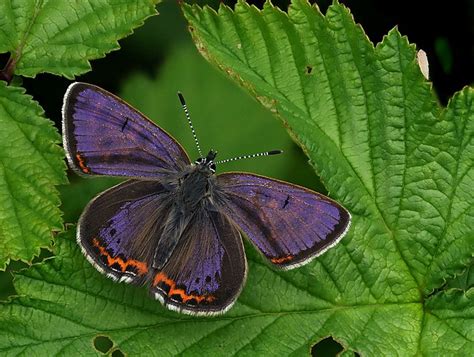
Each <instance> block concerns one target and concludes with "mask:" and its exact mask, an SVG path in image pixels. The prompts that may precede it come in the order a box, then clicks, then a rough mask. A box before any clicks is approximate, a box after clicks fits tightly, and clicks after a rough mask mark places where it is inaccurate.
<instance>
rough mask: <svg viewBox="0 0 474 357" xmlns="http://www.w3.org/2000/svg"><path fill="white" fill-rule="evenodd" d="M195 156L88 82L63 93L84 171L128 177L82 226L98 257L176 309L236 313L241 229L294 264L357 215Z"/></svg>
mask: <svg viewBox="0 0 474 357" xmlns="http://www.w3.org/2000/svg"><path fill="white" fill-rule="evenodd" d="M178 95H179V99H180V101H181V104H182V106H183V109H184V111H185V114H186V117H187V119H188V121H189V124H190V126H191V129H192V133H193V135H194V138H195V141H196V144H197V148H198V151H199V153H200V157H199V158H198V159H197V160H196V161H194V162H192V161H191V160H190V159H189V157H188V154H187V153H186V151H185V150H184V149H183V147H182V146H181V145H180V144H179V143H178V142H177V141H176V140H175V139H173V138H172V137H171V135H169V134H168V133H167V132H166V131H164V130H163V129H161V128H160V127H158V126H157V125H156V124H154V123H153V122H152V121H150V120H149V119H148V118H146V117H145V116H144V115H143V114H141V113H140V112H138V111H137V110H136V109H134V108H133V107H131V106H130V105H129V104H127V103H125V102H124V101H123V100H121V99H120V98H118V97H116V96H115V95H113V94H111V93H109V92H107V91H105V90H104V89H101V88H99V87H97V86H94V85H91V84H86V83H79V82H76V83H73V84H71V85H70V86H69V87H68V89H67V91H66V94H65V96H64V103H63V108H62V116H63V122H62V125H63V128H62V129H63V145H64V149H65V152H66V156H67V160H68V163H69V165H70V167H71V168H72V169H73V170H74V171H76V172H77V173H78V174H79V175H82V176H87V177H91V176H104V175H105V176H118V177H124V178H127V179H128V180H126V181H125V182H123V183H120V184H118V185H116V186H114V187H112V188H110V189H108V190H106V191H105V192H103V193H101V194H99V195H98V196H96V197H95V198H94V199H93V200H92V201H91V202H90V203H89V204H88V205H87V206H86V207H85V209H84V211H83V213H82V215H81V216H80V218H79V221H78V227H77V242H78V244H79V246H80V247H81V249H82V252H83V253H84V255H85V256H86V258H87V259H88V260H89V262H90V263H91V264H92V265H93V266H94V267H95V268H96V269H97V270H99V271H100V272H101V273H103V274H105V275H107V276H108V277H109V278H112V279H114V280H116V281H123V282H127V283H132V284H137V285H146V286H147V287H148V289H149V291H150V293H151V295H152V296H153V297H154V298H156V299H158V300H159V301H160V302H161V303H162V304H163V305H165V306H166V307H167V308H169V309H171V310H174V311H178V312H182V313H187V314H191V315H215V314H220V313H224V312H226V311H227V310H228V309H230V308H231V306H232V305H233V303H234V302H235V301H236V299H237V297H238V296H239V294H240V292H241V290H242V287H243V285H244V283H245V279H246V275H247V261H246V256H245V252H244V247H243V241H242V237H241V232H243V233H245V235H246V236H247V237H248V239H249V240H250V242H251V243H253V245H254V246H255V247H256V248H257V250H258V251H260V252H261V253H262V255H263V256H264V257H265V258H266V259H267V260H268V262H269V264H270V265H272V266H274V267H277V268H281V269H292V268H295V267H298V266H301V265H303V264H306V263H308V262H309V261H310V260H311V259H313V258H315V257H317V256H318V255H320V254H322V253H324V252H325V251H327V250H328V249H329V248H331V247H333V246H334V245H336V244H337V243H338V242H339V241H340V240H341V238H342V237H343V236H344V235H345V234H346V233H347V231H348V230H349V226H350V222H351V215H350V213H349V212H348V211H347V210H346V209H345V208H344V207H342V206H341V205H340V204H338V203H337V202H335V201H333V200H332V199H330V198H328V197H326V196H323V195H321V194H319V193H316V192H314V191H311V190H309V189H306V188H304V187H300V186H297V185H293V184H290V183H287V182H283V181H278V180H274V179H270V178H267V177H263V176H259V175H255V174H251V173H243V172H231V173H222V174H219V175H216V174H215V171H216V165H217V164H220V163H223V162H227V161H232V160H234V159H238V158H248V157H254V156H261V155H273V154H277V153H280V151H269V152H265V153H260V154H255V155H246V156H242V157H238V158H233V159H228V160H223V161H215V158H216V155H217V153H216V152H215V151H213V150H210V151H209V153H208V154H207V155H206V156H204V155H202V154H201V149H200V146H199V142H198V140H197V137H196V134H195V131H194V129H193V127H192V123H191V119H190V116H189V112H188V109H187V106H186V103H185V101H184V98H183V96H182V95H181V94H180V93H178Z"/></svg>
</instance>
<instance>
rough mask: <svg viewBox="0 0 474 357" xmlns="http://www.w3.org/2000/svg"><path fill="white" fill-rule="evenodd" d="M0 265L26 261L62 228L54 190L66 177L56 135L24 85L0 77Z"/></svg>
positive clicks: (3, 266)
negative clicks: (53, 232)
mask: <svg viewBox="0 0 474 357" xmlns="http://www.w3.org/2000/svg"><path fill="white" fill-rule="evenodd" d="M0 138H1V139H0V202H1V203H0V270H3V269H5V266H6V264H7V262H8V261H9V260H10V259H21V260H24V261H29V260H31V258H32V257H33V256H35V255H38V254H39V251H40V248H41V247H48V246H50V244H51V239H52V236H51V230H52V229H56V230H60V229H62V220H61V213H60V211H59V208H58V206H59V194H58V192H57V190H56V189H55V187H54V186H55V185H58V184H61V183H65V182H66V177H65V174H64V169H65V165H64V162H63V157H64V153H63V151H62V149H61V148H60V147H59V146H57V144H58V142H59V141H60V137H59V135H58V133H57V131H56V129H55V128H54V127H53V125H52V123H51V122H50V121H48V120H47V119H45V118H44V116H43V110H42V109H41V107H40V106H39V105H38V104H37V103H36V102H34V101H33V100H32V99H31V97H30V96H28V95H26V94H25V91H24V89H22V88H15V87H11V86H10V87H7V86H6V84H5V82H2V81H0Z"/></svg>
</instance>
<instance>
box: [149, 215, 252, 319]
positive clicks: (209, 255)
mask: <svg viewBox="0 0 474 357" xmlns="http://www.w3.org/2000/svg"><path fill="white" fill-rule="evenodd" d="M246 271H247V263H246V259H245V253H244V249H243V244H242V238H241V236H240V233H239V231H238V229H237V227H235V225H234V224H233V223H232V222H231V221H230V220H229V219H228V218H227V217H226V216H225V215H224V214H222V213H220V212H218V211H216V210H206V209H203V208H201V209H199V210H197V211H196V212H195V215H194V217H193V219H192V220H191V221H190V223H189V224H188V226H187V228H186V229H185V231H184V232H183V235H182V236H181V238H180V241H179V243H178V245H177V246H176V248H175V250H174V251H173V253H172V255H171V257H170V258H169V260H168V262H167V263H166V265H165V266H164V267H163V269H162V270H161V271H158V272H156V274H155V276H154V277H153V280H152V283H151V287H150V291H151V293H152V295H153V296H154V297H155V298H156V299H158V300H160V301H161V302H162V303H163V304H164V305H165V306H166V307H168V308H169V309H171V310H175V311H179V312H184V313H187V314H191V315H215V314H220V313H224V312H225V311H227V310H228V309H230V307H231V306H232V304H233V303H234V302H235V300H236V299H237V296H238V295H239V293H240V291H241V289H242V286H243V284H244V281H245V277H246Z"/></svg>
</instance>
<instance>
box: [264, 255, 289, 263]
mask: <svg viewBox="0 0 474 357" xmlns="http://www.w3.org/2000/svg"><path fill="white" fill-rule="evenodd" d="M293 258H294V257H293V256H292V255H287V256H286V257H280V258H272V259H270V260H271V262H272V263H274V264H282V263H286V262H289V261H291V260H293Z"/></svg>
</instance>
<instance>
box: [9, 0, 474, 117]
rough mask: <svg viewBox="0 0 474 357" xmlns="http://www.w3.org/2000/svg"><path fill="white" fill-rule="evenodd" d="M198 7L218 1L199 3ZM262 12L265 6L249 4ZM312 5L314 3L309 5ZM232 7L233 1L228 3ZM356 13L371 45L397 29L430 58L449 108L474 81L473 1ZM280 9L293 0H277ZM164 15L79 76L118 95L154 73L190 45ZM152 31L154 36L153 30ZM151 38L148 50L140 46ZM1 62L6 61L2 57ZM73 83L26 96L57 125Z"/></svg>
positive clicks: (171, 5) (167, 1) (33, 82)
mask: <svg viewBox="0 0 474 357" xmlns="http://www.w3.org/2000/svg"><path fill="white" fill-rule="evenodd" d="M198 2H199V3H200V4H204V3H207V4H209V3H211V4H212V3H214V5H211V6H213V7H214V8H216V7H217V5H216V2H215V1H214V2H209V1H198ZM249 2H250V3H252V4H255V5H256V6H258V7H261V6H262V4H263V1H249ZM311 2H312V3H314V1H311ZM224 3H225V4H228V5H231V6H232V5H233V4H234V3H235V1H224ZM316 3H317V4H318V6H319V7H320V9H321V11H322V12H323V13H325V12H326V9H327V7H328V6H329V5H330V4H331V1H329V0H321V1H317V2H316ZM341 3H343V4H345V5H346V6H347V7H348V8H349V9H350V10H351V12H352V14H353V16H354V18H355V21H356V22H357V23H360V24H361V25H362V27H363V29H364V30H365V32H366V34H367V35H368V37H369V39H370V40H371V41H372V42H373V43H378V42H380V41H381V40H382V38H383V36H384V35H385V34H387V33H388V31H389V30H390V29H392V28H393V27H395V26H398V29H399V31H400V32H401V33H402V35H406V36H407V37H408V39H409V41H410V43H413V44H416V46H417V48H418V49H420V48H421V49H423V50H424V51H425V52H426V53H427V54H428V59H429V65H430V79H431V81H432V82H433V87H434V90H435V91H436V93H437V94H438V97H439V100H440V102H441V103H442V104H444V105H445V104H446V103H447V101H448V99H449V98H450V97H451V96H452V95H453V93H454V92H456V91H459V90H460V89H461V88H462V87H464V86H466V85H471V84H472V83H473V82H474V66H473V65H474V1H472V0H457V1H452V2H444V1H443V2H442V1H430V2H428V1H416V0H412V1H403V0H402V1H375V0H341ZM273 4H274V5H276V6H279V7H280V8H282V9H285V10H286V8H287V7H288V4H289V1H282V0H279V1H276V0H275V1H273ZM157 9H158V11H159V12H160V13H161V16H157V17H154V18H150V19H148V20H147V22H146V23H145V25H144V26H143V27H142V28H140V29H137V30H136V32H135V34H134V35H133V36H130V37H129V38H126V39H124V40H122V41H120V44H121V47H122V48H121V50H119V51H114V52H112V53H109V54H108V55H107V56H106V57H105V58H102V59H98V60H95V61H92V69H93V70H92V71H91V72H89V73H87V74H85V75H82V76H80V77H78V79H79V80H81V81H85V82H90V83H94V84H97V85H99V86H102V87H104V88H107V89H108V90H109V91H111V92H117V91H118V89H119V87H120V83H121V81H122V80H123V78H126V77H127V73H130V72H133V71H135V70H137V69H140V70H142V71H147V70H150V71H151V70H152V69H153V70H154V69H155V68H156V65H157V63H160V62H162V61H163V60H164V58H165V57H166V55H167V50H168V48H169V47H170V46H172V45H173V44H174V43H175V42H177V41H185V40H188V37H189V35H188V34H187V33H186V32H184V31H182V29H183V28H185V27H186V23H185V21H184V19H183V16H182V15H181V13H180V12H179V9H178V6H177V3H176V2H175V1H174V0H164V2H163V3H161V4H158V6H157ZM150 29H153V31H149V30H150ZM147 38H148V39H149V42H148V49H146V51H144V48H143V46H142V44H143V42H142V41H146V39H147ZM2 59H3V62H5V61H6V57H2ZM69 83H70V81H69V80H67V79H64V78H60V77H57V76H53V75H49V74H40V75H38V76H37V78H36V79H24V83H23V84H24V86H25V87H26V89H27V91H28V93H30V94H32V95H33V97H34V98H35V99H36V100H37V101H39V103H40V104H41V105H42V106H43V108H45V111H46V115H47V116H48V117H49V118H51V119H52V120H54V121H55V122H57V123H59V121H60V117H59V113H58V110H57V109H58V108H60V107H61V103H62V97H63V95H64V92H65V89H66V88H67V86H68V84H69Z"/></svg>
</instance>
